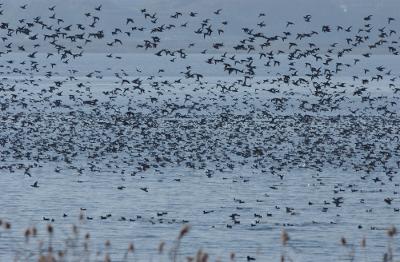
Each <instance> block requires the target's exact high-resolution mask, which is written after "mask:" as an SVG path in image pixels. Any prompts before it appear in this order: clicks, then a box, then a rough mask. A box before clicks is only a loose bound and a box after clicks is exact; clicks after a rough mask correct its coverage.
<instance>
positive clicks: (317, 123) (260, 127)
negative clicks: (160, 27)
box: [0, 58, 400, 261]
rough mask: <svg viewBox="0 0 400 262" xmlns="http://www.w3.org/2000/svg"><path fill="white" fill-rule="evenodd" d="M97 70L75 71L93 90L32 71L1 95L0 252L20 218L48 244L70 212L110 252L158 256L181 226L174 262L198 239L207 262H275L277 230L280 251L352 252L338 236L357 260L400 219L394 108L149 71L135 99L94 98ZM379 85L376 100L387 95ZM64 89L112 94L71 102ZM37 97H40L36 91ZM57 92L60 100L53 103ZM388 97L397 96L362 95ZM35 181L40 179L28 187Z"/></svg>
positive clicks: (15, 242)
mask: <svg viewBox="0 0 400 262" xmlns="http://www.w3.org/2000/svg"><path fill="white" fill-rule="evenodd" d="M138 59H139V58H138ZM379 59H381V58H379ZM139 60H140V59H139ZM390 61H391V60H390ZM139 62H140V61H139ZM139 62H138V63H139ZM391 62H393V61H391ZM82 67H83V68H84V67H85V65H82ZM134 67H135V66H134V65H132V68H134ZM60 71H62V70H61V69H60ZM144 71H145V70H144ZM102 75H105V76H104V77H103V78H98V79H90V82H89V80H88V79H86V78H84V77H83V76H79V77H80V78H79V79H78V81H82V82H84V83H85V84H86V85H87V86H90V88H91V95H88V94H87V92H86V93H85V91H82V92H83V95H78V93H77V90H78V89H79V88H77V87H76V82H72V83H67V84H65V86H63V93H62V94H61V95H59V96H56V95H54V94H47V93H45V94H43V93H42V94H40V90H41V88H43V87H45V86H48V85H49V83H48V82H46V81H50V80H48V79H43V80H42V85H40V86H37V87H29V90H28V91H25V92H24V91H23V89H24V88H26V86H24V84H22V83H17V85H16V90H15V91H10V92H9V93H7V95H5V96H4V97H2V98H1V101H2V103H9V102H10V101H11V100H8V99H11V97H12V96H11V95H12V93H15V94H18V97H17V98H14V99H16V101H14V102H13V103H9V105H10V106H9V107H8V108H7V109H5V110H3V111H2V114H1V117H2V118H1V124H2V125H1V127H0V130H1V133H0V134H1V137H0V138H1V141H2V144H1V146H2V151H1V159H2V161H1V164H0V166H2V169H0V174H1V176H0V186H1V195H0V203H1V208H0V217H2V218H4V219H6V220H9V221H11V222H12V226H13V227H12V233H5V232H1V233H0V234H1V238H0V241H1V243H0V247H1V250H0V260H1V261H7V260H9V259H10V258H11V257H13V256H14V254H15V252H16V250H19V249H20V248H21V247H22V246H24V238H23V230H24V228H25V227H26V226H28V225H37V226H38V228H40V229H42V231H44V228H45V226H46V225H47V224H48V223H49V221H45V220H44V218H46V219H48V218H49V219H54V222H53V224H54V225H55V228H56V229H55V231H56V233H55V239H54V241H55V243H56V246H57V245H61V244H62V240H63V239H65V237H66V236H67V235H68V232H69V231H70V227H71V225H72V224H73V223H79V222H78V217H79V214H81V213H83V214H84V216H85V217H89V219H85V220H84V221H83V222H82V225H81V227H82V231H84V232H86V231H90V232H91V234H92V246H91V248H92V249H95V250H99V251H101V252H104V242H105V240H107V239H111V242H112V245H111V252H112V254H113V258H114V259H115V260H116V261H118V260H119V259H121V258H122V255H121V254H123V252H124V251H125V250H126V247H127V245H128V243H129V242H131V241H133V243H134V244H135V246H136V251H135V256H136V258H137V259H138V260H140V261H147V260H149V259H153V261H158V259H159V257H157V247H158V244H159V243H160V241H161V240H165V241H166V242H167V247H166V248H167V249H169V248H171V246H172V244H173V243H172V241H173V240H174V239H175V238H176V236H177V235H178V233H179V230H180V228H181V227H182V225H183V224H185V223H187V224H189V225H191V231H190V233H189V235H188V236H187V237H185V238H184V241H183V243H182V249H181V251H182V258H183V257H184V256H186V255H192V254H195V252H196V251H197V250H198V249H199V248H202V249H204V250H206V251H207V252H209V253H210V254H211V257H212V258H213V259H215V258H221V259H223V260H228V258H229V254H230V252H235V253H237V257H238V261H245V260H246V256H248V255H250V256H253V257H255V258H257V261H266V260H267V259H273V260H278V259H279V256H280V254H281V252H282V251H283V249H282V247H281V242H280V232H281V230H282V229H285V230H287V232H288V233H289V235H290V241H289V243H290V246H289V247H287V248H286V252H287V254H289V256H291V257H292V258H293V259H294V260H295V261H311V260H312V261H316V260H318V259H323V260H324V261H338V260H345V259H346V258H347V254H348V253H349V251H348V250H347V249H345V248H343V247H341V246H340V238H341V237H342V236H343V237H346V238H347V239H348V241H349V242H350V243H352V244H354V245H355V248H356V256H357V257H363V256H364V253H363V251H362V250H361V248H360V247H359V243H360V241H361V239H362V238H363V237H364V236H365V237H367V247H366V253H367V254H368V261H377V260H379V259H381V257H382V255H383V253H384V252H385V250H386V247H387V242H388V239H387V237H386V232H385V231H384V230H385V228H387V227H388V226H389V225H392V224H397V223H398V221H400V212H398V211H397V210H398V209H397V208H400V204H399V203H400V202H399V197H398V194H397V192H398V191H399V184H400V181H399V178H398V176H397V171H398V164H399V160H400V158H399V153H398V152H399V150H398V149H399V137H398V133H399V130H398V129H399V121H400V119H399V117H398V115H397V113H396V114H394V115H385V116H383V115H382V114H380V113H379V112H377V111H376V110H375V109H369V108H366V109H365V110H364V111H360V112H359V113H356V114H350V113H349V112H350V111H349V110H353V109H357V108H360V107H361V106H363V104H362V103H361V102H360V101H359V100H357V98H353V97H351V96H350V97H349V99H348V100H344V101H343V102H341V103H340V110H338V111H333V112H332V111H329V110H328V111H323V110H322V111H321V112H322V113H321V112H319V113H318V114H316V113H314V112H311V111H310V112H304V111H300V110H298V105H299V104H300V101H301V100H303V99H308V101H310V103H313V102H315V101H314V100H313V99H315V98H309V97H307V96H306V95H307V94H308V91H307V89H302V90H296V89H292V88H291V87H280V88H282V90H285V92H287V93H289V92H294V94H293V95H292V96H287V97H288V101H285V102H284V103H285V106H284V109H281V108H280V107H279V105H277V104H274V103H273V102H271V101H270V100H271V99H272V98H273V97H274V96H275V97H285V95H286V94H282V93H279V94H271V93H269V92H265V91H257V90H256V89H257V87H260V85H256V84H255V85H254V86H253V87H251V88H248V89H243V90H239V92H235V93H228V94H221V93H220V92H216V90H213V88H212V86H213V83H216V82H217V81H218V80H221V79H222V80H224V81H234V79H231V78H221V77H217V76H215V77H214V78H213V77H210V78H208V79H207V81H208V83H207V84H204V89H201V88H200V87H199V86H198V84H197V83H195V82H189V81H187V80H183V81H182V83H180V84H174V85H173V86H169V85H163V86H162V88H161V91H162V92H163V95H159V94H157V91H160V90H157V89H156V88H154V87H152V86H151V85H150V84H149V83H150V82H151V81H150V80H148V81H144V82H145V83H143V85H144V86H145V87H146V93H145V94H142V95H138V94H136V95H137V97H136V96H133V94H134V93H132V94H131V95H132V96H128V95H125V94H124V93H122V91H117V92H115V93H113V94H104V93H103V92H104V91H105V92H107V91H111V90H115V88H121V84H120V83H115V81H117V80H116V79H115V78H113V77H112V75H111V74H110V75H108V76H107V74H106V73H104V74H102ZM34 77H39V76H34ZM58 77H60V78H63V77H62V76H58ZM135 77H136V76H132V78H135ZM140 77H142V78H143V79H145V77H146V76H140ZM178 78H179V77H178V76H176V77H175V76H169V77H164V78H163V79H162V80H161V81H163V80H165V79H167V80H168V81H171V82H172V81H174V80H176V79H178ZM11 79H14V78H11ZM54 79H57V78H54ZM342 79H345V80H346V76H343V78H342ZM256 80H257V79H255V80H254V82H256ZM7 81H13V80H10V79H9V80H7ZM86 81H87V82H86ZM382 86H383V84H382ZM380 87H381V86H377V88H380ZM196 88H200V89H199V90H197V89H196ZM348 88H350V87H348ZM382 89H383V91H382V90H381V91H380V92H377V93H378V94H375V96H376V97H378V96H381V95H382V94H386V93H385V92H386V91H385V90H384V88H382ZM147 91H148V92H147ZM210 91H215V93H213V92H210ZM29 93H31V94H29ZM350 93H351V92H350ZM28 94H29V95H28ZM71 94H75V95H76V96H79V97H81V98H82V100H90V99H94V98H97V99H98V100H99V101H100V102H106V101H109V103H103V104H101V105H100V102H99V106H88V105H82V102H81V101H79V100H77V101H72V100H70V99H69V95H71ZM372 94H373V95H374V93H373V92H372ZM186 95H191V96H192V97H191V98H190V99H189V101H185V99H186V98H187V96H186ZM46 96H49V97H50V98H49V99H48V100H47V101H46V100H45V102H37V100H35V99H38V100H39V99H43V97H46ZM110 96H114V98H111V99H110ZM130 97H131V98H134V99H133V100H134V101H131V102H130V101H129V98H130ZM151 97H157V98H158V100H157V101H155V102H151V100H150V98H151ZM23 98H25V99H26V100H23ZM216 98H218V102H216V101H215V99H216ZM57 99H60V100H61V101H62V104H63V105H66V106H65V107H54V105H53V104H52V102H54V101H55V100H57ZM390 99H397V98H396V97H393V96H388V97H381V98H377V99H376V101H374V102H373V103H374V106H375V107H377V106H379V105H380V104H385V103H388V101H390ZM21 101H25V102H26V103H27V107H25V108H24V107H23V106H22V105H21V104H19V103H18V102H21ZM172 102H174V103H176V104H178V105H180V106H181V107H178V108H177V109H175V113H180V114H175V113H174V114H171V113H170V111H168V112H169V113H168V114H166V113H165V114H163V113H162V112H163V111H162V109H165V110H171V106H169V105H168V104H169V103H172ZM144 103H145V104H146V105H144ZM265 103H267V104H268V105H269V107H265ZM52 105H53V106H52ZM392 106H393V108H392V109H393V110H397V109H396V108H397V105H392ZM265 108H267V109H265ZM322 109H323V107H322ZM127 112H133V113H132V114H129V113H128V114H127ZM395 112H398V111H395ZM29 165H31V166H32V167H31V168H28V167H29ZM27 168H28V169H27ZM28 174H29V175H28ZM35 181H38V185H39V187H38V188H34V187H31V186H30V185H32V184H33V183H34V182H35ZM121 187H122V188H121ZM143 188H146V191H147V192H145V190H142V189H143ZM337 197H341V198H342V200H343V203H342V204H340V205H339V206H336V205H335V204H334V203H333V198H337ZM386 198H391V199H393V200H392V202H391V204H388V203H386V202H385V201H384V199H386ZM63 214H66V215H67V216H66V217H63ZM108 214H111V216H110V217H108V218H107V219H101V216H107V215H108ZM232 214H238V215H239V216H237V217H236V221H240V223H239V222H236V223H235V222H234V221H233V220H232V219H231V217H230V216H231V215H232ZM91 218H93V219H91ZM82 234H83V233H82ZM42 237H43V238H44V239H46V238H45V237H44V236H42ZM36 244H37V243H31V245H32V246H34V245H36ZM396 252H400V250H396Z"/></svg>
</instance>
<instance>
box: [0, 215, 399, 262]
mask: <svg viewBox="0 0 400 262" xmlns="http://www.w3.org/2000/svg"><path fill="white" fill-rule="evenodd" d="M82 220H83V216H81V217H80V221H82ZM11 227H12V225H11V223H10V222H8V221H4V220H1V219H0V240H1V237H2V233H7V232H8V231H10V230H11ZM189 231H190V226H189V225H184V226H183V227H182V229H181V230H180V232H179V234H178V236H177V237H176V239H175V240H174V242H173V245H172V247H171V248H170V249H169V250H168V251H167V250H166V244H165V242H164V241H161V242H160V244H159V245H158V248H157V253H158V255H159V257H157V258H156V259H154V260H153V259H150V260H149V261H171V262H177V261H189V262H190V261H193V262H207V261H209V259H210V258H209V255H208V254H207V253H206V252H204V251H203V250H201V249H199V250H198V251H197V253H196V254H195V255H193V256H187V257H184V258H182V257H180V252H179V251H180V248H181V242H182V240H183V238H184V237H185V236H186V235H187V234H188V233H189ZM397 233H398V232H397V229H396V227H394V226H391V227H389V228H388V229H387V236H388V245H387V250H386V252H385V253H384V254H383V256H382V261H383V262H395V261H396V260H395V255H394V250H393V246H394V237H395V236H396V235H397ZM45 235H47V240H42V239H39V234H38V229H37V228H36V227H29V228H27V229H26V230H25V231H24V237H25V245H24V247H25V248H21V250H18V251H17V252H16V254H15V258H14V261H15V262H19V261H21V262H22V261H38V262H64V261H65V262H69V261H88V262H89V261H104V262H111V261H124V262H125V261H126V262H127V261H137V259H136V258H135V256H134V253H135V246H134V244H133V243H128V245H127V248H126V251H125V252H124V253H123V254H121V256H120V258H113V260H112V258H111V254H110V250H111V241H109V240H107V241H105V243H104V251H103V252H99V251H95V250H91V236H90V234H89V233H85V234H83V235H82V234H81V233H80V228H79V227H78V226H76V225H72V228H71V232H70V234H69V235H68V236H67V237H66V238H65V239H64V243H65V245H64V247H63V248H61V249H60V250H57V251H55V250H54V249H53V238H54V228H53V225H51V224H48V225H47V228H46V232H45ZM0 243H1V242H0ZM32 243H34V245H32ZM339 243H340V245H341V246H342V247H343V248H344V249H345V251H346V254H347V258H346V260H348V261H355V259H356V257H355V253H356V251H355V250H356V245H355V244H351V243H349V242H348V240H347V239H346V238H344V237H342V238H341V239H340V242H339ZM281 244H282V251H281V256H280V261H281V262H285V261H295V260H294V259H292V258H291V257H290V256H289V255H288V253H289V252H288V250H289V249H291V248H293V247H291V245H290V237H289V234H288V232H286V231H285V230H282V233H281ZM366 246H367V239H366V238H363V239H362V240H361V241H360V243H359V247H360V250H361V252H362V254H361V256H359V257H362V259H361V261H368V255H367V253H366V249H365V248H366ZM35 247H36V248H35ZM0 248H1V246H0ZM3 250H4V249H3ZM165 256H167V258H168V260H164V259H163V258H165ZM114 259H116V260H114ZM229 260H230V261H236V255H235V253H231V254H230V256H229ZM252 260H256V258H255V257H251V256H247V261H252ZM217 261H218V260H217ZM397 261H399V260H397Z"/></svg>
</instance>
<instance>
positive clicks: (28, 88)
mask: <svg viewBox="0 0 400 262" xmlns="http://www.w3.org/2000/svg"><path fill="white" fill-rule="evenodd" d="M29 5H30V4H25V5H22V6H20V11H21V12H22V14H25V16H23V17H19V18H18V19H17V20H16V21H10V22H5V21H1V22H0V36H1V40H2V44H1V45H2V49H1V51H0V58H1V62H0V76H1V78H2V81H1V82H0V94H1V95H0V110H1V111H0V112H1V126H0V130H1V132H0V146H1V154H0V160H1V164H0V173H5V172H11V173H14V172H22V173H23V174H24V176H25V177H28V178H29V179H32V183H31V187H32V188H35V189H36V190H40V189H41V186H42V184H45V183H46V181H45V180H42V181H38V180H37V179H35V174H34V171H33V170H34V169H40V168H41V167H43V166H44V165H46V163H49V162H50V163H56V168H55V169H54V173H62V172H66V173H68V172H69V173H72V174H74V175H77V178H78V182H82V181H80V180H79V177H80V176H81V175H83V174H86V173H90V174H92V175H93V176H95V175H96V173H100V172H104V171H107V172H110V173H114V174H116V175H119V176H117V177H121V185H120V186H118V187H117V188H115V190H125V188H126V187H127V185H126V184H124V183H125V180H126V179H127V178H126V176H135V177H140V176H141V175H142V174H144V173H146V172H148V171H149V170H155V172H162V171H163V169H164V168H166V167H182V168H186V169H193V170H200V171H204V179H209V178H212V177H221V179H223V180H227V181H231V180H232V183H235V182H238V181H240V182H243V183H246V182H248V180H251V179H252V176H243V177H240V178H235V179H232V178H230V177H229V173H231V172H234V170H235V169H237V168H243V167H246V168H247V169H248V170H249V173H258V174H262V175H265V176H272V177H276V178H278V179H279V180H280V181H282V182H281V184H279V183H277V184H275V185H273V186H268V187H267V188H269V190H279V187H280V185H282V183H284V180H285V176H286V175H287V174H288V173H290V172H294V171H293V170H298V169H303V168H304V169H307V170H313V171H314V172H323V170H324V169H325V168H335V169H338V170H341V172H350V173H352V172H355V173H357V174H359V178H358V179H359V182H360V183H364V181H369V182H373V183H374V184H377V185H384V183H388V184H394V185H395V186H396V187H398V186H399V184H398V182H396V174H397V173H398V169H399V168H400V159H399V152H400V143H399V135H398V126H399V119H398V113H397V111H396V110H397V109H398V108H399V107H398V98H399V97H398V96H397V94H398V92H399V91H400V88H399V87H398V85H397V84H398V78H399V75H398V73H397V72H395V70H393V69H391V68H389V67H388V66H387V65H385V64H381V65H379V64H377V65H375V64H374V62H373V61H374V60H372V59H373V57H374V54H375V53H384V54H390V55H391V56H396V55H398V54H399V50H400V45H399V42H398V39H399V37H398V35H397V32H396V31H395V26H396V22H397V21H396V19H395V18H392V17H388V18H387V20H386V21H385V23H384V24H382V25H379V24H374V16H373V15H368V16H366V17H364V18H362V20H361V21H360V23H361V25H360V26H359V27H357V26H355V25H322V26H319V27H320V30H309V31H305V32H298V31H296V25H297V24H298V23H302V24H306V25H308V24H310V28H312V27H314V28H316V26H315V24H313V17H312V16H311V15H304V17H302V20H301V21H299V22H293V21H287V22H286V23H285V25H284V26H283V29H282V32H281V33H277V34H274V35H269V33H268V25H267V24H266V22H265V19H266V14H264V13H260V14H259V15H258V19H259V21H260V22H259V23H257V24H255V25H253V26H248V27H243V28H241V29H240V31H241V35H238V38H240V37H241V36H242V37H241V39H238V40H237V41H236V42H235V41H234V42H233V43H229V44H228V43H224V42H223V41H222V40H221V39H223V36H224V34H226V33H227V31H229V30H230V29H231V28H230V27H229V26H230V23H229V21H228V20H224V18H225V16H224V10H222V9H218V10H215V11H214V12H211V13H210V14H208V17H204V18H199V17H200V14H198V13H196V12H194V11H192V12H188V13H186V12H179V11H177V12H175V13H172V14H170V15H169V17H160V16H159V15H158V14H157V13H154V12H151V11H149V10H147V9H141V10H140V14H139V15H138V17H126V18H124V19H123V21H122V22H121V24H120V25H119V26H118V27H115V28H114V29H113V30H111V31H107V30H105V29H103V28H101V27H100V25H101V21H102V12H103V6H102V5H99V6H97V7H94V8H93V10H89V11H87V12H85V13H83V14H82V20H81V21H74V22H73V23H70V22H68V21H65V20H64V19H63V17H62V16H60V14H59V13H60V12H58V11H59V10H58V9H57V6H50V7H48V10H46V12H47V13H44V14H42V15H40V16H36V15H34V14H32V13H30V12H29ZM5 12H7V9H6V7H5V6H3V4H0V18H1V16H2V15H3V14H4V13H5ZM24 12H26V13H24ZM221 17H223V18H221ZM138 21H142V23H139V22H138ZM311 25H312V26H311ZM181 31H183V32H184V34H187V35H188V36H189V37H187V39H190V41H191V42H190V43H184V42H182V43H181V44H182V45H185V46H177V47H176V48H174V47H173V48H168V47H166V46H164V45H163V44H164V42H163V40H164V39H165V38H167V37H170V35H173V34H176V35H179V34H180V32H181ZM136 35H140V37H138V38H137V37H136ZM331 35H333V38H334V40H333V41H332V42H331V43H328V44H326V43H325V44H321V45H319V43H318V41H320V40H321V39H330V37H331ZM141 39H143V40H141ZM133 41H136V44H132V43H133ZM197 41H198V42H201V43H202V45H205V44H206V45H207V44H208V45H209V47H208V48H206V49H204V50H200V51H199V53H200V54H201V63H202V64H201V67H207V68H211V69H208V70H212V71H218V70H219V71H220V72H222V74H224V76H222V77H220V78H218V79H217V80H215V79H211V78H209V77H208V75H207V74H206V73H204V72H203V71H201V69H197V67H198V66H199V65H194V64H193V65H191V64H189V63H190V62H191V58H192V57H193V56H195V55H194V54H193V53H194V51H193V50H197V49H196V48H197V44H198V43H197ZM124 45H130V46H129V48H131V49H135V50H136V51H135V52H146V53H149V54H153V55H154V56H155V59H163V60H165V61H167V62H168V63H170V64H171V65H174V66H171V67H172V68H174V67H175V68H178V69H177V71H179V72H175V76H176V77H175V78H172V77H167V76H165V75H167V73H166V71H168V70H170V68H169V67H168V68H158V67H157V64H156V63H155V65H154V66H155V68H154V71H153V72H143V69H142V68H141V67H136V68H135V69H133V71H132V72H130V70H132V68H116V67H108V68H106V69H104V70H100V69H98V68H96V66H98V65H97V64H95V63H93V64H90V66H92V67H89V68H88V67H85V68H82V69H80V68H78V67H79V66H77V67H74V66H76V65H78V64H79V63H80V61H85V59H89V58H87V57H90V54H87V53H86V51H85V50H86V49H90V48H92V47H93V46H94V47H96V48H101V50H102V52H103V53H104V56H105V58H104V59H106V60H105V61H108V59H111V60H112V61H115V60H116V61H123V60H124V59H125V58H124V53H118V52H113V50H114V48H115V50H119V49H118V48H122V46H124ZM199 45H200V44H199ZM43 50H45V51H43ZM357 52H359V53H360V54H359V55H354V54H355V53H357ZM369 60H371V61H372V62H368V61H369ZM113 63H114V62H113ZM116 64H117V65H118V63H116ZM175 64H176V65H175ZM60 65H61V67H60ZM182 65H183V66H182ZM63 66H64V67H63ZM180 66H182V68H180ZM60 68H66V69H65V71H64V72H61V71H60ZM349 71H351V72H354V73H353V75H351V76H350V77H348V78H345V77H342V76H343V75H345V74H346V73H347V72H349ZM107 74H108V75H110V76H111V78H112V82H111V83H110V84H109V85H107V86H106V87H102V88H99V87H98V86H97V85H96V84H98V83H101V81H103V80H104V81H106V80H105V78H106V77H105V75H107ZM144 74H148V75H144ZM380 90H381V91H380ZM382 90H383V91H382ZM293 112H294V113H293ZM77 163H79V164H77ZM314 178H315V183H316V184H321V183H323V179H322V178H320V177H318V176H315V177H314ZM0 179H1V178H0ZM110 179H111V178H110ZM233 180H235V181H233ZM176 182H179V179H177V180H176ZM350 190H351V191H352V192H359V189H356V186H355V185H350V184H342V183H339V182H338V183H334V184H333V185H332V193H333V194H334V197H333V198H328V197H327V199H322V200H321V201H322V203H323V204H324V205H325V206H326V207H324V208H322V209H321V211H322V212H326V211H327V208H328V206H330V205H333V206H335V207H341V206H342V205H345V204H346V199H345V198H344V197H343V196H342V192H345V191H346V192H347V191H350ZM151 191H152V189H151V188H149V187H140V188H138V193H139V192H140V193H143V194H148V195H151ZM397 193H398V191H395V192H393V193H389V192H388V193H387V196H386V197H385V198H384V199H382V200H381V202H382V205H388V206H391V207H393V211H394V212H399V208H398V206H395V204H396V203H397V201H396V200H395V199H397V198H396V195H397ZM234 202H235V203H237V204H238V205H239V206H240V204H242V203H241V200H240V199H236V198H235V199H234ZM261 202H262V201H261V200H260V203H261ZM360 203H362V200H360ZM313 204H315V203H312V202H309V203H308V205H310V206H311V205H313ZM280 208H281V207H279V205H278V204H277V205H276V209H280ZM282 208H283V209H285V210H286V213H287V214H289V215H295V214H296V211H295V209H294V208H293V207H286V208H285V207H282ZM83 210H84V209H83ZM239 210H240V209H239ZM213 212H214V210H204V211H203V215H204V216H206V215H209V214H210V213H213ZM164 215H166V213H165V214H164V213H162V211H160V212H159V213H157V216H156V217H162V216H164ZM67 216H68V214H66V213H64V215H63V217H67ZM111 216H112V215H111V214H105V215H104V216H101V217H100V218H99V219H102V220H103V219H109V218H110V217H111ZM268 216H270V214H266V215H264V217H268ZM138 218H140V217H138ZM138 218H132V221H135V220H136V219H138ZM231 218H232V221H231V222H230V223H228V224H227V225H226V227H227V228H232V227H234V225H235V224H239V223H240V220H239V218H240V215H239V214H238V213H232V215H231ZM254 218H255V221H254V222H252V224H251V226H257V224H258V223H259V222H260V220H261V218H262V215H261V214H254ZM43 219H44V220H46V221H47V220H51V219H52V218H48V217H43ZM88 219H90V220H91V219H93V217H89V216H88ZM125 220H130V219H128V218H126V217H120V221H125ZM151 221H153V222H154V223H155V222H156V220H154V219H153V220H151ZM159 221H163V220H162V219H161V220H158V222H159ZM173 222H176V221H173ZM180 222H189V221H186V220H182V221H180Z"/></svg>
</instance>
